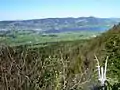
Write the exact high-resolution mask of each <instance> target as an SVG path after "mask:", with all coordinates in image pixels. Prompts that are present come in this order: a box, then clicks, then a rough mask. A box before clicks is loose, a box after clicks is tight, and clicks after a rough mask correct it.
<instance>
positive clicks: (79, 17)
mask: <svg viewBox="0 0 120 90" xmlns="http://www.w3.org/2000/svg"><path fill="white" fill-rule="evenodd" d="M89 17H93V18H106V19H107V18H108V19H109V18H111V19H112V18H120V17H97V16H80V17H46V18H29V19H8V20H0V22H2V21H27V20H42V19H55V18H58V19H61V18H89Z"/></svg>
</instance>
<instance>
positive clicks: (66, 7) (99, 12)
mask: <svg viewBox="0 0 120 90" xmlns="http://www.w3.org/2000/svg"><path fill="white" fill-rule="evenodd" d="M89 16H95V17H101V18H109V17H114V18H115V17H116V18H120V0H0V21H2V20H27V19H41V18H57V17H58V18H62V17H89Z"/></svg>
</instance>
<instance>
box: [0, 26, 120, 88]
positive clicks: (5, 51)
mask: <svg viewBox="0 0 120 90" xmlns="http://www.w3.org/2000/svg"><path fill="white" fill-rule="evenodd" d="M0 49H1V50H0V66H1V67H0V77H1V78H2V79H1V81H0V88H1V89H3V90H4V89H8V90H9V89H11V90H13V89H17V90H92V89H91V88H93V87H94V86H96V85H99V82H98V80H97V72H96V61H95V60H94V54H96V56H97V57H98V58H99V60H100V64H101V65H102V64H103V62H104V60H105V58H106V56H109V60H108V69H107V78H108V82H109V83H110V84H111V87H112V88H114V87H116V86H117V87H119V86H118V85H119V83H120V79H119V77H120V70H119V68H120V56H119V55H120V24H118V25H115V26H114V27H113V28H111V29H110V30H109V31H107V32H105V33H103V34H102V35H100V36H97V37H95V38H92V39H90V40H76V41H67V42H66V41H65V42H56V43H48V45H47V46H45V47H33V46H31V45H30V46H27V45H24V46H14V47H9V46H5V45H2V46H1V47H0ZM112 90H118V89H112Z"/></svg>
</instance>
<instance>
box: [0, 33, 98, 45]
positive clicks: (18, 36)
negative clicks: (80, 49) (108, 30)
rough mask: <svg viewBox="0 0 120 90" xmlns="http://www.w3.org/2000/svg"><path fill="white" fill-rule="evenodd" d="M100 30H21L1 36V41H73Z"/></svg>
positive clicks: (37, 42) (18, 42)
mask: <svg viewBox="0 0 120 90" xmlns="http://www.w3.org/2000/svg"><path fill="white" fill-rule="evenodd" d="M99 34H100V32H98V31H79V32H65V33H50V34H38V33H31V32H24V31H19V32H16V33H12V34H10V35H5V36H1V37H0V42H1V43H5V44H6V45H12V46H14V45H25V44H32V45H33V44H39V43H48V42H59V41H73V40H81V39H89V38H92V37H95V36H97V35H99Z"/></svg>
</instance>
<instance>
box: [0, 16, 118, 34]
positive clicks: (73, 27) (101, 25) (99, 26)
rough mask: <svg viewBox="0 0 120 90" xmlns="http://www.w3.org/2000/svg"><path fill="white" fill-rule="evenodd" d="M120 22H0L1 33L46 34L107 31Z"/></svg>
mask: <svg viewBox="0 0 120 90" xmlns="http://www.w3.org/2000/svg"><path fill="white" fill-rule="evenodd" d="M118 22H120V18H96V17H79V18H46V19H33V20H16V21H0V31H8V30H13V29H14V30H34V31H38V32H45V33H60V32H67V31H79V30H107V29H109V28H111V27H112V26H113V25H114V24H117V23H118Z"/></svg>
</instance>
